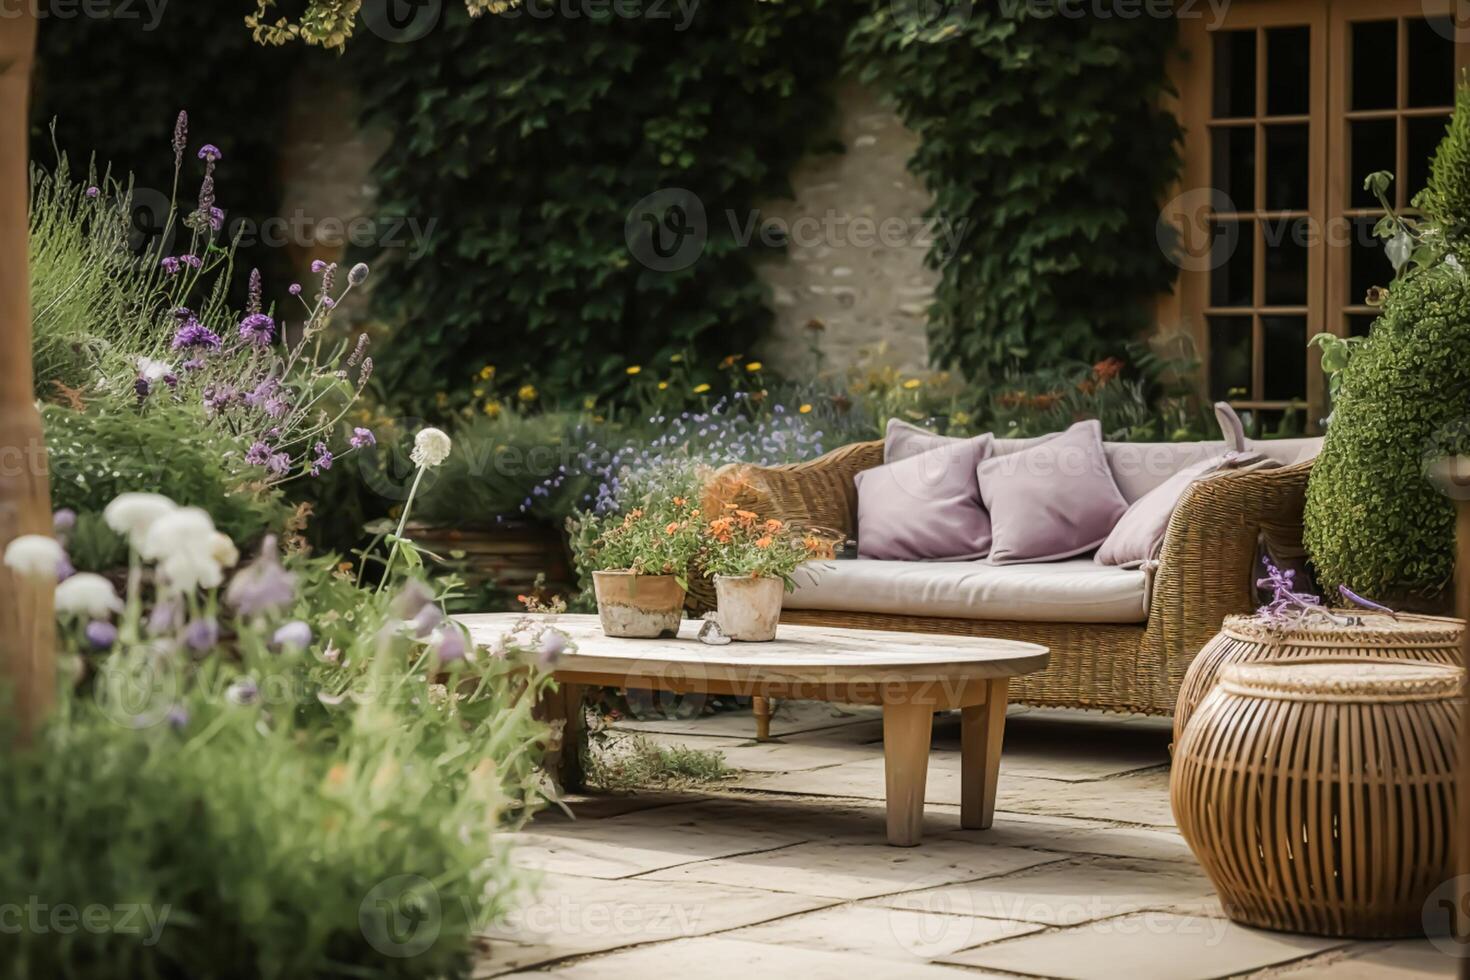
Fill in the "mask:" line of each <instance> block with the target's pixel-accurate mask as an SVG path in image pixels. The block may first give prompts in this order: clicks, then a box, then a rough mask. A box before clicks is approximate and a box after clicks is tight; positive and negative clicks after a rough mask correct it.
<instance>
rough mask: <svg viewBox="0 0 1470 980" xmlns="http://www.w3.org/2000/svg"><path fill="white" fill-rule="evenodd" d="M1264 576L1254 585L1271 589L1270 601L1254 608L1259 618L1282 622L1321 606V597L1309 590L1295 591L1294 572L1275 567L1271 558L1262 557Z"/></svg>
mask: <svg viewBox="0 0 1470 980" xmlns="http://www.w3.org/2000/svg"><path fill="white" fill-rule="evenodd" d="M1263 561H1264V562H1265V565H1266V577H1265V578H1263V579H1260V580H1259V581H1257V582H1256V586H1257V587H1258V588H1262V589H1270V590H1271V601H1270V602H1268V603H1266V604H1265V605H1264V606H1262V607H1261V608H1260V609H1258V610H1256V612H1257V614H1258V615H1260V616H1261V618H1263V619H1266V620H1268V621H1270V622H1272V623H1277V624H1280V623H1284V622H1286V621H1287V620H1289V619H1292V618H1295V617H1297V616H1300V615H1302V614H1303V613H1307V612H1312V611H1314V610H1316V609H1319V608H1321V605H1322V599H1321V597H1319V596H1315V595H1312V594H1311V593H1310V592H1298V591H1296V572H1295V571H1293V570H1292V569H1289V568H1285V569H1283V568H1277V567H1276V564H1275V563H1274V562H1272V561H1271V559H1269V558H1266V559H1263Z"/></svg>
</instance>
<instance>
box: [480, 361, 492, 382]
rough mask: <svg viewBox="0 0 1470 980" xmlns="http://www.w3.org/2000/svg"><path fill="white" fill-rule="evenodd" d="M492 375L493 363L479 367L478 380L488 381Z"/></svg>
mask: <svg viewBox="0 0 1470 980" xmlns="http://www.w3.org/2000/svg"><path fill="white" fill-rule="evenodd" d="M493 377H495V365H494V364H486V365H485V366H484V367H482V368H480V380H481V381H489V380H490V379H491V378H493Z"/></svg>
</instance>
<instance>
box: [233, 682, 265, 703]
mask: <svg viewBox="0 0 1470 980" xmlns="http://www.w3.org/2000/svg"><path fill="white" fill-rule="evenodd" d="M259 698H260V685H259V684H257V683H255V678H253V677H242V678H240V679H239V680H237V681H235V683H233V684H231V685H230V686H229V687H227V688H225V699H226V700H227V701H229V702H230V703H231V704H238V705H246V704H254V703H255V702H256V701H257V700H259Z"/></svg>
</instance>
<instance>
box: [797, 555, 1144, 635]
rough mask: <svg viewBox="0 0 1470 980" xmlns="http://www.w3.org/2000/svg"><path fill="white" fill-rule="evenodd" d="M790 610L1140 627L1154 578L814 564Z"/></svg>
mask: <svg viewBox="0 0 1470 980" xmlns="http://www.w3.org/2000/svg"><path fill="white" fill-rule="evenodd" d="M795 578H796V591H795V592H791V593H787V595H786V608H787V609H824V610H833V611H839V612H868V613H890V614H895V615H902V616H946V617H951V618H956V619H998V620H1012V621H1021V622H1033V623H1142V622H1144V621H1145V620H1147V619H1148V592H1149V573H1148V572H1147V571H1145V570H1144V569H1139V568H1118V567H1115V566H1110V565H1099V564H1097V563H1096V562H1095V561H1093V560H1092V556H1091V555H1086V556H1084V557H1081V558H1073V559H1069V560H1067V561H1051V562H1037V563H1029V564H1019V565H991V564H989V563H987V562H984V561H956V562H919V561H877V560H874V559H868V558H858V559H853V560H844V561H826V562H808V563H807V564H806V565H803V566H802V567H801V568H798V569H797V570H796V576H795Z"/></svg>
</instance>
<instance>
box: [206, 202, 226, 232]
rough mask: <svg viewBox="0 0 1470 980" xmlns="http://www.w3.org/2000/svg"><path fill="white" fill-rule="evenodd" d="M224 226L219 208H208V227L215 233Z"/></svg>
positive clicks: (223, 219) (222, 215)
mask: <svg viewBox="0 0 1470 980" xmlns="http://www.w3.org/2000/svg"><path fill="white" fill-rule="evenodd" d="M224 226H225V213H224V212H223V211H221V210H220V209H219V208H216V207H212V208H210V209H209V227H211V228H213V229H214V230H215V231H219V230H220V229H221V228H223V227H224Z"/></svg>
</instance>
